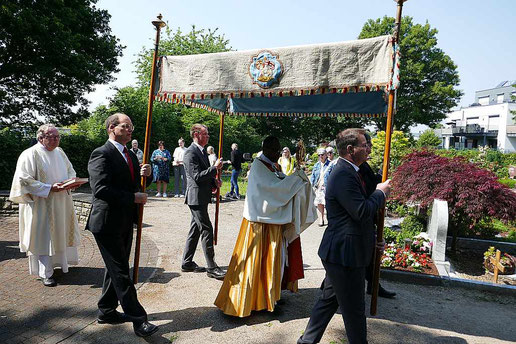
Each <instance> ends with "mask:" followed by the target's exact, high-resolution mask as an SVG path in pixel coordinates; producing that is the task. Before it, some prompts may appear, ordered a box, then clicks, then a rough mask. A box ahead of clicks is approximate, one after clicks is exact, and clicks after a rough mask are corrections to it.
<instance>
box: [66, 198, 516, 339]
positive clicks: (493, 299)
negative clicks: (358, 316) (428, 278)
mask: <svg viewBox="0 0 516 344" xmlns="http://www.w3.org/2000/svg"><path fill="white" fill-rule="evenodd" d="M243 204H244V203H243V201H242V200H241V201H234V202H227V203H223V204H221V214H220V219H221V224H220V228H219V243H218V245H217V246H216V247H215V253H216V260H217V262H218V263H219V265H220V266H223V267H225V266H227V265H228V264H229V260H230V257H231V253H232V250H233V246H234V243H235V239H236V236H237V234H238V229H239V226H240V222H241V214H242V210H243ZM213 213H214V211H213V207H212V206H210V214H213ZM144 223H145V227H144V231H145V232H144V236H145V238H146V239H148V240H152V241H154V243H155V245H156V247H157V250H159V252H158V261H157V264H156V265H157V266H156V269H157V270H156V273H155V274H154V276H153V277H152V278H151V279H150V280H149V281H148V282H147V283H145V284H144V285H143V286H142V287H141V288H140V289H139V291H138V294H139V298H140V301H141V303H142V304H143V305H144V307H145V308H146V310H147V312H148V313H149V318H150V320H151V321H152V322H154V323H156V324H159V325H160V330H159V332H158V333H156V334H155V335H153V336H152V337H150V338H147V339H141V338H138V337H136V336H135V335H134V333H133V331H132V327H131V325H130V324H123V325H116V326H109V325H99V324H96V323H95V324H91V325H89V326H87V327H86V328H85V329H84V330H82V331H81V332H79V333H76V334H75V335H73V336H72V337H70V338H68V339H67V340H65V341H64V342H63V343H145V342H148V343H221V344H224V343H264V344H265V343H295V342H296V340H297V338H298V337H299V336H300V335H301V333H302V332H303V330H304V328H305V326H306V324H307V322H308V318H309V316H310V312H311V308H312V306H313V304H314V303H315V300H316V298H317V296H318V293H319V290H318V287H319V285H320V283H321V281H322V279H323V277H324V269H323V267H322V264H321V262H320V260H319V258H318V257H317V248H318V245H319V243H320V239H321V236H322V233H323V230H322V229H321V228H320V227H318V226H317V225H314V226H311V227H310V228H308V229H307V230H306V231H305V232H304V233H303V234H302V246H303V260H304V264H305V279H303V280H301V281H300V283H299V292H298V293H297V294H292V293H289V292H285V293H283V295H282V299H284V300H285V303H284V304H282V305H280V306H277V308H276V310H275V311H274V312H272V313H269V312H266V311H265V312H255V313H253V314H252V315H251V316H250V317H248V318H244V319H238V318H233V317H229V316H225V315H224V314H222V312H221V311H219V309H218V308H216V307H215V306H214V305H213V301H214V300H215V297H216V295H217V293H218V290H219V288H220V285H221V282H220V281H217V280H214V279H210V278H207V276H206V275H205V274H204V273H182V272H180V264H181V255H182V252H183V247H184V242H185V238H186V234H187V231H188V228H189V223H190V213H189V210H188V208H187V206H186V205H184V204H183V199H161V198H160V199H157V198H151V200H150V202H149V203H148V205H147V207H146V210H145V218H144ZM195 260H196V262H197V263H198V264H200V265H204V264H205V261H204V256H203V254H202V250H201V249H200V245H199V249H198V251H197V253H196V257H195ZM382 284H383V285H384V286H385V287H386V288H387V289H390V290H394V291H396V292H397V293H398V296H397V298H396V299H391V300H386V299H380V300H379V305H378V315H377V316H376V317H369V318H368V332H369V334H368V336H369V337H368V338H369V342H370V343H389V344H391V343H514V342H516V326H514V321H515V319H516V307H515V306H516V296H513V297H500V296H497V295H492V294H489V293H483V292H479V291H474V290H468V289H459V288H445V287H432V286H421V285H411V284H402V283H394V282H383V283H382ZM366 307H367V309H369V297H368V298H367V299H366ZM346 342H347V341H346V335H345V330H344V326H343V322H342V318H341V317H340V316H338V315H336V316H335V317H334V318H333V319H332V321H331V322H330V324H329V326H328V328H327V330H326V333H325V335H324V337H323V339H322V342H321V343H339V344H340V343H346Z"/></svg>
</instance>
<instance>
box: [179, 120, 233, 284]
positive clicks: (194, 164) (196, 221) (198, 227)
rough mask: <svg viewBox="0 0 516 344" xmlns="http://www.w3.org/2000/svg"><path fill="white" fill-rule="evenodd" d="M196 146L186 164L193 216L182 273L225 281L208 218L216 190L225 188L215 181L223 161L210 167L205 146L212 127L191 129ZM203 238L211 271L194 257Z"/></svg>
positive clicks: (220, 160) (205, 255)
mask: <svg viewBox="0 0 516 344" xmlns="http://www.w3.org/2000/svg"><path fill="white" fill-rule="evenodd" d="M190 136H191V137H192V140H193V142H192V144H191V145H190V147H188V149H187V150H186V152H185V155H184V157H183V162H184V166H185V171H186V180H187V183H186V198H185V203H186V204H188V207H189V208H190V212H191V213H192V221H191V223H190V231H189V233H188V237H187V239H186V246H185V251H184V254H183V261H182V264H181V271H183V272H204V271H206V274H207V275H208V277H211V278H216V279H218V280H223V279H224V276H225V272H224V271H223V270H222V269H221V268H219V267H218V266H217V263H215V259H214V257H215V250H214V248H213V227H212V225H211V221H210V216H209V215H208V204H209V203H210V201H211V193H212V189H215V188H218V187H220V186H221V182H220V181H219V180H217V179H216V178H215V176H216V174H217V170H218V171H220V170H221V169H222V158H220V159H217V161H215V164H214V165H213V166H210V161H209V160H208V154H207V153H206V149H205V148H204V146H206V144H207V143H208V140H209V138H210V135H209V134H208V128H207V127H206V126H205V125H202V124H194V125H193V126H192V128H191V129H190ZM199 237H200V238H201V243H202V248H203V251H204V257H205V258H206V264H207V269H205V268H204V267H201V266H198V265H197V264H196V263H195V262H194V261H193V257H194V254H195V250H196V249H197V243H198V242H199Z"/></svg>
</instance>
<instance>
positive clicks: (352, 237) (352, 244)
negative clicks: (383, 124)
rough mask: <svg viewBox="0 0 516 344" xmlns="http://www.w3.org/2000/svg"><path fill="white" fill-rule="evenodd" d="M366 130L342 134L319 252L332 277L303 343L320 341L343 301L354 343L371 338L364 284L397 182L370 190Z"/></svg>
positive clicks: (326, 282) (352, 343) (328, 276)
mask: <svg viewBox="0 0 516 344" xmlns="http://www.w3.org/2000/svg"><path fill="white" fill-rule="evenodd" d="M364 133H365V131H364V130H363V129H346V130H344V131H342V132H340V133H339V134H338V135H337V139H336V145H337V150H338V152H339V161H338V162H337V164H336V165H335V167H334V169H333V171H332V173H331V175H330V176H329V179H328V188H327V191H326V209H327V211H328V227H327V228H326V231H325V232H324V235H323V238H322V241H321V245H320V247H319V252H318V254H319V257H320V258H321V260H322V263H323V266H324V269H325V270H326V278H325V280H324V283H323V288H322V289H323V290H322V294H321V295H320V297H319V299H318V300H317V303H316V304H315V306H314V308H313V310H312V315H311V316H310V320H309V322H308V325H307V327H306V330H305V332H304V334H303V335H302V336H301V338H299V340H298V341H297V343H298V344H308V343H319V341H320V340H321V338H322V336H323V334H324V331H325V329H326V326H328V323H329V322H330V320H331V318H332V317H333V315H334V314H335V311H336V310H337V308H338V307H339V306H340V308H341V310H342V318H343V320H344V326H345V328H346V334H347V337H348V341H349V343H351V344H354V343H367V326H366V317H365V301H364V296H365V295H364V294H365V291H364V286H365V268H366V266H367V265H368V264H369V262H370V260H371V257H372V255H373V249H374V247H375V232H374V228H375V227H374V221H373V218H374V216H373V215H374V214H376V212H377V211H378V209H379V208H380V207H381V206H382V205H383V204H384V202H385V199H386V197H387V196H388V194H389V192H390V188H391V187H390V180H387V181H385V182H384V183H379V184H378V185H377V187H376V190H375V191H374V192H373V193H372V194H371V195H370V196H369V197H368V196H367V193H366V190H365V187H364V182H363V180H362V179H361V177H360V175H359V174H358V170H359V166H360V165H361V164H362V163H363V162H365V161H366V160H367V155H368V152H367V143H366V139H365V136H364ZM380 248H383V245H380Z"/></svg>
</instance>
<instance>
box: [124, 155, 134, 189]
mask: <svg viewBox="0 0 516 344" xmlns="http://www.w3.org/2000/svg"><path fill="white" fill-rule="evenodd" d="M124 155H125V158H126V159H127V165H128V166H129V172H131V181H133V182H134V168H133V161H132V160H131V157H130V156H129V151H128V150H127V147H124Z"/></svg>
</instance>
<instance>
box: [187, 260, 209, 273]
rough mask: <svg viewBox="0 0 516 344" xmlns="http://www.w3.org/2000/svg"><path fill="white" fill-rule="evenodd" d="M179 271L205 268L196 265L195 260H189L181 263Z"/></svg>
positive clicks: (200, 270)
mask: <svg viewBox="0 0 516 344" xmlns="http://www.w3.org/2000/svg"><path fill="white" fill-rule="evenodd" d="M181 271H183V272H205V271H206V268H205V267H203V266H199V265H197V264H196V263H195V262H190V263H187V264H185V265H181Z"/></svg>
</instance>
